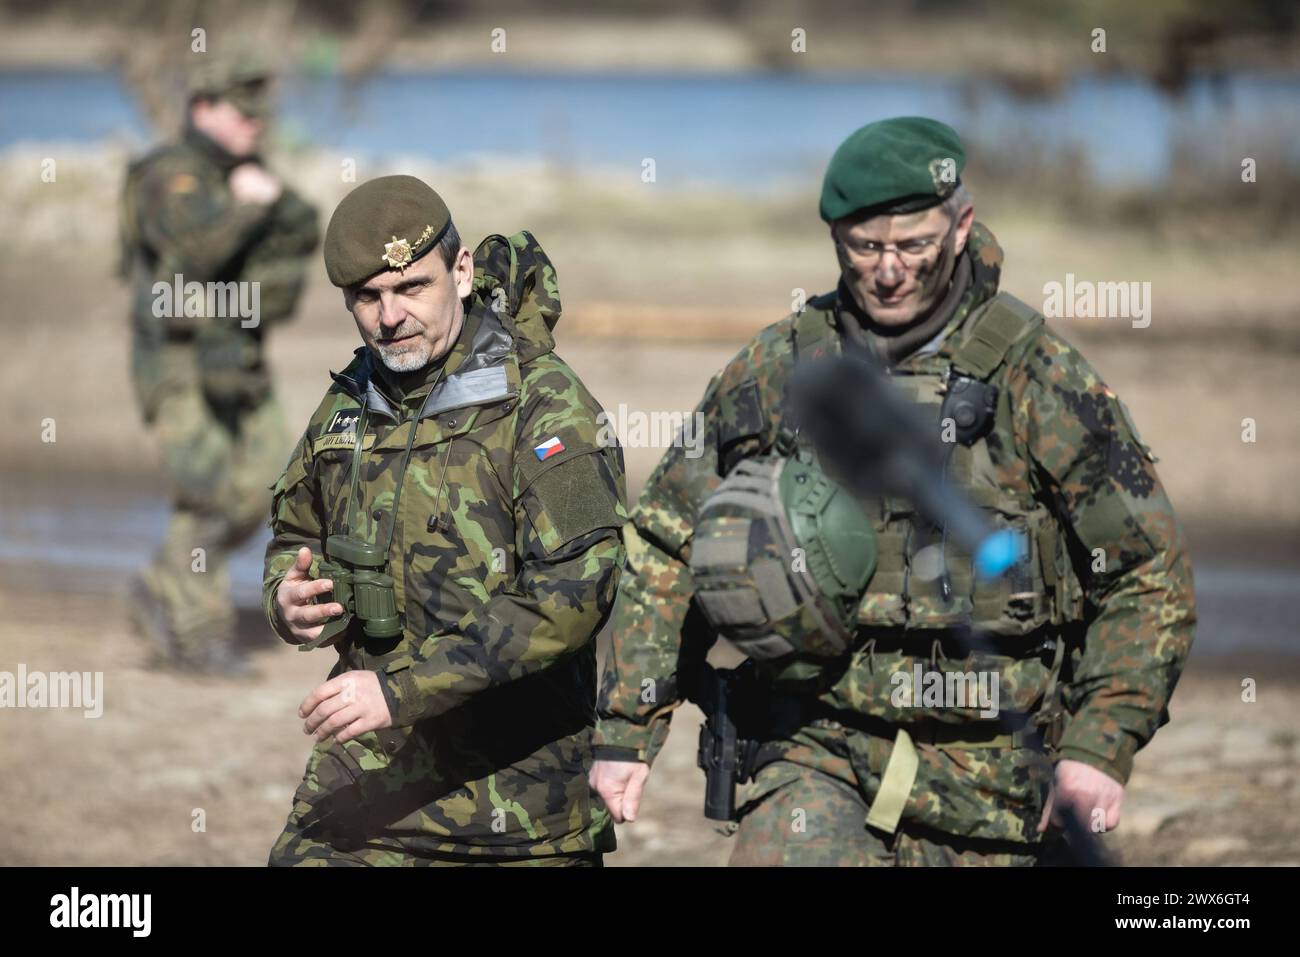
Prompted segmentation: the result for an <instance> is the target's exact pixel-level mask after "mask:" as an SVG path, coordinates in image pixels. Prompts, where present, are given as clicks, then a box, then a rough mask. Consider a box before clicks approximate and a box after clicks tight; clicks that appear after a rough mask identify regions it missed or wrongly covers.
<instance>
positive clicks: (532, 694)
mask: <svg viewBox="0 0 1300 957" xmlns="http://www.w3.org/2000/svg"><path fill="white" fill-rule="evenodd" d="M475 265H476V275H475V291H474V293H473V296H472V298H471V300H469V302H470V303H471V305H470V307H469V308H468V310H467V314H466V320H465V327H464V329H463V330H462V332H461V334H460V337H459V339H458V341H457V343H456V345H455V346H454V347H453V349H452V351H451V352H450V353H449V354H448V356H447V358H446V360H445V362H444V363H443V364H442V365H441V367H440V368H436V369H431V370H430V373H429V375H428V376H427V377H426V378H425V381H424V383H423V385H421V386H420V387H418V388H411V389H408V390H407V393H406V394H405V395H403V396H402V397H401V400H400V401H396V400H394V399H393V398H392V396H391V395H389V394H386V392H387V391H388V390H387V389H386V387H385V384H384V381H385V380H384V378H383V376H382V375H377V374H376V372H377V370H376V368H375V364H374V360H372V357H371V354H370V352H369V351H368V350H367V349H366V348H364V347H362V348H361V349H358V350H357V353H356V358H355V359H354V361H353V362H352V363H351V364H350V365H349V366H348V367H347V368H346V369H345V370H344V372H343V373H342V374H339V375H335V376H334V380H335V384H334V386H333V387H332V388H330V390H329V391H328V392H327V393H326V395H325V398H324V400H323V401H322V402H321V404H320V406H319V407H318V408H317V410H316V412H315V414H314V415H313V416H312V418H311V422H310V424H309V425H308V426H307V430H306V432H305V433H304V434H303V436H302V438H301V439H300V440H299V442H298V446H297V448H296V449H295V450H294V452H293V455H292V456H291V458H290V460H289V464H288V467H287V468H286V469H285V472H284V474H283V475H282V476H281V477H280V479H279V481H278V482H277V483H276V484H275V486H274V504H273V508H272V519H271V528H272V531H273V533H274V539H273V541H272V542H271V543H270V545H269V546H268V548H267V552H266V574H265V584H264V599H265V608H266V611H267V614H268V617H269V618H270V620H271V622H272V624H273V626H274V625H275V624H276V615H275V611H274V604H273V596H274V593H275V589H276V587H277V586H278V585H279V583H280V581H281V579H282V577H283V575H284V573H285V571H286V569H287V568H288V567H289V566H290V565H291V564H292V563H293V560H294V555H295V553H296V551H297V549H298V548H299V547H300V546H303V545H307V546H310V547H311V549H312V551H313V553H314V555H315V558H316V561H315V562H313V568H312V573H313V576H315V575H316V570H317V564H318V563H319V560H320V556H321V553H322V550H323V547H324V543H325V540H326V538H327V536H328V535H330V534H333V533H336V532H339V531H340V530H341V529H343V528H344V527H348V528H350V530H351V533H352V534H353V535H357V536H360V537H363V538H364V539H365V540H366V541H368V542H371V543H382V542H383V541H385V540H386V539H388V538H389V536H391V547H390V549H389V552H388V554H389V570H390V572H391V574H392V575H393V576H394V578H395V579H396V596H397V602H398V607H399V609H400V610H401V611H402V613H403V615H404V631H403V633H402V635H401V636H400V638H399V639H392V640H386V641H385V642H376V641H375V640H374V639H368V638H365V637H364V636H363V635H362V634H361V632H360V631H359V629H358V625H357V622H355V621H354V622H353V623H352V625H351V627H350V630H349V632H347V633H346V638H345V640H344V641H343V642H342V643H341V644H340V645H339V646H337V647H338V663H337V665H335V667H334V670H333V672H332V673H331V674H332V675H337V674H340V673H342V672H344V671H350V670H360V669H368V670H371V671H374V672H375V673H376V674H378V675H379V678H380V683H381V686H382V687H383V689H384V692H385V695H386V696H387V698H388V701H389V708H390V710H391V712H392V715H393V724H394V727H393V728H390V729H385V730H383V731H380V732H378V733H372V734H365V735H361V736H360V737H358V738H357V739H355V740H353V741H349V742H347V743H346V744H344V745H343V746H339V745H338V744H336V743H333V742H332V741H331V742H330V743H326V744H318V745H317V746H316V748H315V750H314V751H313V753H312V758H311V763H310V765H309V770H308V778H307V781H306V782H305V783H304V785H303V789H301V790H300V791H299V795H298V799H299V801H300V802H303V803H304V805H305V806H310V811H308V813H309V814H310V815H311V816H312V817H313V819H315V818H319V817H322V816H323V817H329V816H330V815H329V814H328V813H327V811H339V812H341V813H339V814H337V815H335V818H336V821H335V823H337V824H338V826H339V827H340V828H343V829H344V830H346V829H347V828H348V827H354V828H361V829H362V830H363V831H364V834H363V836H364V837H366V838H367V839H377V840H382V841H397V842H398V843H399V844H400V845H401V846H402V847H405V848H408V849H410V850H411V851H413V852H419V853H431V854H443V853H455V854H483V855H504V856H530V855H549V854H556V853H570V852H575V851H591V850H610V849H612V841H613V832H612V828H611V827H610V826H609V818H608V815H607V814H606V812H605V809H604V807H603V806H602V805H601V804H600V803H599V799H598V798H594V797H593V796H592V795H591V793H590V789H589V788H588V785H587V772H588V770H589V769H590V764H591V759H590V740H591V733H592V728H593V727H594V724H595V697H596V676H595V670H596V669H595V637H596V633H597V632H598V631H599V630H600V628H601V627H602V625H603V624H604V622H605V621H606V619H607V618H608V615H609V612H610V609H611V608H612V606H613V601H614V594H615V590H616V584H617V578H618V573H619V568H620V567H621V563H622V559H623V550H622V544H621V541H620V538H619V531H618V530H619V528H620V527H621V526H622V524H623V522H624V521H625V519H626V515H627V511H626V505H625V502H626V490H625V485H624V478H623V458H622V450H621V449H620V448H618V447H617V445H610V444H608V443H605V442H599V441H598V438H599V437H600V433H599V425H598V421H597V416H598V415H599V414H600V406H599V405H598V403H597V402H596V400H595V399H594V398H593V397H592V396H591V394H590V393H589V392H588V391H587V389H586V388H585V387H584V386H583V384H582V382H581V381H579V379H578V377H577V376H576V375H575V374H574V373H573V371H572V370H571V369H570V368H569V367H568V366H567V365H566V364H565V363H564V362H563V361H562V360H561V359H560V358H559V357H558V356H557V355H555V353H554V352H553V351H552V350H553V345H554V341H553V339H552V336H551V331H550V330H551V327H552V326H553V325H554V323H555V322H556V321H557V320H558V318H559V306H560V303H559V297H558V292H557V290H556V284H555V273H554V270H553V269H552V267H551V264H550V262H549V260H548V259H547V258H546V255H545V253H543V252H542V250H541V249H540V247H538V246H537V244H536V241H535V240H534V239H533V238H532V236H531V235H530V234H528V233H520V234H517V235H516V236H513V237H511V238H510V240H509V241H507V240H505V239H503V238H502V237H500V236H495V237H490V238H489V239H488V240H485V241H484V243H483V244H482V245H481V246H480V247H479V251H478V253H477V254H476V257H475ZM363 404H364V405H365V406H366V407H367V408H368V410H369V411H368V412H367V413H366V415H365V417H364V419H363V420H362V422H361V423H359V422H358V419H359V418H360V416H361V409H362V406H363ZM362 425H364V428H361V426H362ZM412 428H415V429H416V430H417V431H416V434H415V439H414V445H413V451H412V454H411V460H410V464H409V466H408V467H407V468H406V471H405V475H402V474H399V470H400V468H401V465H400V463H401V459H402V457H403V452H404V450H405V448H406V446H407V441H408V438H409V437H410V430H411V429H412ZM358 429H360V441H361V442H362V448H363V450H364V454H363V455H362V457H361V472H360V476H359V481H358V486H359V489H358V495H357V502H358V505H357V507H356V509H355V512H354V514H353V515H351V516H350V515H349V514H347V507H346V506H347V498H348V487H349V476H350V463H351V460H352V457H353V451H354V448H355V445H356V443H357V441H358V434H359V432H358ZM552 440H558V441H552ZM399 481H400V482H402V489H403V491H402V494H401V496H400V500H399V505H398V508H399V510H400V511H399V514H398V515H397V516H396V517H394V515H393V514H392V508H393V501H394V493H395V492H396V490H397V485H398V482H399ZM326 653H328V654H333V652H326ZM301 810H306V807H304V808H303V809H301Z"/></svg>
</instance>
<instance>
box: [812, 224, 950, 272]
mask: <svg viewBox="0 0 1300 957" xmlns="http://www.w3.org/2000/svg"><path fill="white" fill-rule="evenodd" d="M956 225H957V224H956V222H955V221H954V222H953V223H952V225H950V226H949V227H948V232H946V233H945V234H944V235H943V236H942V237H940V238H939V239H929V238H926V239H904V240H902V241H900V242H897V243H880V242H876V241H875V240H874V239H867V240H857V241H846V240H843V239H836V240H835V245H836V246H837V247H838V248H840V249H843V250H844V251H845V252H846V253H848V254H849V255H850V256H852V257H853V258H855V259H860V260H862V261H863V262H864V263H866V264H867V265H872V266H874V265H875V264H876V263H878V262H880V260H881V257H883V256H884V255H885V253H887V252H893V253H897V254H898V258H899V259H900V260H902V262H903V265H904V266H906V267H907V268H909V269H910V268H912V267H914V266H919V265H921V263H923V262H925V261H926V259H928V258H929V256H930V253H931V252H932V251H933V250H935V249H938V248H939V247H940V245H942V244H943V243H945V242H947V241H948V237H949V236H951V235H952V232H953V228H954V227H955V226H956Z"/></svg>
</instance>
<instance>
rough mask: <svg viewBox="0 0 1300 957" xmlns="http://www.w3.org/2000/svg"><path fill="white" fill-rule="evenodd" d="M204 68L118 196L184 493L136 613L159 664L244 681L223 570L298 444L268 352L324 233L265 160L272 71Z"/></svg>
mask: <svg viewBox="0 0 1300 957" xmlns="http://www.w3.org/2000/svg"><path fill="white" fill-rule="evenodd" d="M201 56H202V59H203V63H202V64H201V65H200V66H199V67H198V68H196V69H195V70H193V72H192V73H191V76H190V80H189V99H188V107H187V110H188V115H187V121H186V123H185V128H184V130H183V132H182V133H181V135H180V137H179V138H178V139H177V140H176V141H175V142H172V143H168V144H165V145H164V146H162V147H160V148H158V149H156V150H155V151H153V152H152V153H150V154H149V155H147V156H145V157H144V158H143V159H140V160H138V161H136V162H134V163H133V164H132V165H131V166H130V168H129V169H128V171H127V176H126V184H125V187H124V189H123V197H122V220H121V226H122V242H123V266H122V272H123V275H124V276H125V277H126V278H127V279H128V280H129V281H130V283H131V287H132V300H131V309H132V326H133V349H132V375H133V378H134V381H135V389H136V396H137V399H138V401H139V405H140V410H141V413H142V415H143V417H144V421H145V423H146V425H147V426H148V427H149V428H150V429H151V430H152V431H153V432H154V433H155V434H156V435H157V437H158V440H159V446H160V449H161V452H162V461H163V467H164V469H165V470H166V472H167V475H168V477H169V478H170V480H171V485H172V494H173V496H174V510H173V513H172V516H171V520H170V523H169V525H168V528H167V534H166V538H165V540H164V541H163V544H162V547H161V548H160V549H159V551H158V553H157V555H156V556H155V558H154V560H153V562H152V563H151V564H150V565H149V566H148V567H146V568H145V569H144V570H142V571H141V572H140V574H139V575H138V576H137V577H136V578H135V580H134V581H133V583H132V595H131V604H132V611H133V614H134V616H135V619H136V624H137V627H138V628H139V629H140V631H141V632H142V634H143V635H145V636H146V637H147V638H148V639H149V640H150V642H151V644H152V646H153V649H154V662H153V663H154V664H155V665H157V666H163V667H175V668H179V669H183V670H192V671H198V672H204V673H212V674H227V675H238V674H244V673H247V672H248V670H249V667H248V664H247V661H246V659H245V658H244V657H243V656H242V655H241V654H240V653H239V652H238V650H237V649H236V646H235V635H234V622H235V613H234V606H233V603H232V601H231V598H230V581H229V572H228V569H227V561H228V557H229V554H230V551H231V550H232V549H233V548H235V547H236V546H238V544H239V543H240V542H241V541H243V540H244V539H245V538H247V537H248V536H249V535H250V534H251V533H252V532H253V531H255V530H256V529H257V527H258V526H259V525H260V524H261V523H262V522H263V521H264V520H265V516H266V512H267V509H268V508H269V504H270V495H269V492H268V487H269V485H270V484H271V483H273V482H274V481H275V477H276V474H277V473H278V471H279V467H280V465H281V457H282V455H283V448H284V445H285V444H286V442H287V430H286V427H285V424H284V419H283V414H282V412H281V409H280V406H279V404H278V403H277V401H276V399H275V397H274V395H273V394H272V391H271V382H270V377H269V373H268V370H267V368H266V364H265V362H264V358H263V340H264V337H265V332H266V329H267V326H268V324H269V323H272V322H276V321H278V320H282V319H286V318H288V317H289V316H290V315H291V314H292V312H293V309H294V305H295V304H296V302H297V301H298V297H299V294H300V292H301V290H302V283H303V277H304V270H305V263H306V257H307V256H308V255H309V254H310V253H311V252H312V250H313V249H315V247H316V245H317V243H318V242H319V226H318V224H317V213H316V210H315V208H314V207H313V206H312V205H310V204H309V203H307V202H305V201H304V200H303V199H302V198H301V197H300V196H298V195H297V194H295V193H294V192H293V191H292V190H290V189H289V188H288V187H287V186H285V185H284V184H283V183H282V182H281V180H280V179H279V178H278V177H277V176H276V175H275V174H274V173H272V172H271V171H270V170H268V169H267V168H266V166H265V165H264V164H263V162H262V160H261V158H260V157H259V154H258V149H259V146H260V143H261V139H262V136H263V134H264V132H265V130H266V125H267V115H268V84H269V81H270V76H269V74H268V71H267V70H266V69H265V68H264V67H263V66H262V65H260V64H258V63H256V62H254V61H253V60H251V59H249V58H242V59H239V60H227V61H221V60H215V59H209V58H208V55H207V54H202V55H201Z"/></svg>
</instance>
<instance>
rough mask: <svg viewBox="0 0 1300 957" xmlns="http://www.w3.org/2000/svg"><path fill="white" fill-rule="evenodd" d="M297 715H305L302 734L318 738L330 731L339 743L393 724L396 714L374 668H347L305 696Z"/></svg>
mask: <svg viewBox="0 0 1300 957" xmlns="http://www.w3.org/2000/svg"><path fill="white" fill-rule="evenodd" d="M298 717H300V718H304V719H306V720H305V722H304V723H303V726H302V730H303V734H314V735H315V736H316V740H317V741H324V740H325V739H326V738H328V737H329V736H330V735H334V740H335V741H337V742H338V743H339V744H342V743H343V742H344V741H349V740H351V739H352V738H355V737H356V736H357V735H359V734H365V733H366V732H367V731H377V730H379V729H380V728H391V727H392V726H393V716H392V715H391V714H390V713H389V711H388V701H387V699H386V698H385V697H384V691H383V689H382V688H380V687H379V675H377V674H375V673H374V672H373V671H345V672H343V674H341V675H339V676H338V677H337V678H331V679H330V680H329V681H327V682H325V683H324V684H323V685H321V686H320V687H318V688H317V689H316V690H314V691H313V692H312V693H311V694H309V695H307V697H306V698H304V699H303V702H302V704H301V705H299V706H298Z"/></svg>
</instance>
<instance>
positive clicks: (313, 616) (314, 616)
mask: <svg viewBox="0 0 1300 957" xmlns="http://www.w3.org/2000/svg"><path fill="white" fill-rule="evenodd" d="M310 568H311V549H310V548H307V547H306V546H303V547H302V548H300V549H298V557H297V558H296V559H294V563H293V567H292V568H290V569H289V571H288V572H287V573H286V574H285V576H284V579H283V580H282V581H281V582H280V587H279V588H277V589H276V590H275V607H276V610H277V611H278V612H279V614H280V620H281V621H282V622H284V624H285V625H286V626H287V627H288V629H289V634H288V635H283V634H282V635H281V636H280V637H282V638H284V639H285V640H286V641H289V642H292V643H293V644H296V645H301V644H302V643H303V642H304V641H311V640H312V639H313V638H315V637H316V636H317V635H319V634H320V632H321V628H323V627H324V625H325V622H326V620H327V619H330V618H336V617H338V616H339V615H341V614H343V606H342V605H340V604H338V603H336V602H335V603H330V602H327V603H325V604H321V605H317V604H315V600H316V597H317V596H318V595H324V594H325V593H326V592H329V591H332V590H333V588H334V583H333V582H332V581H330V580H329V579H328V578H312V577H311V574H310V572H309V569H310Z"/></svg>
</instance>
